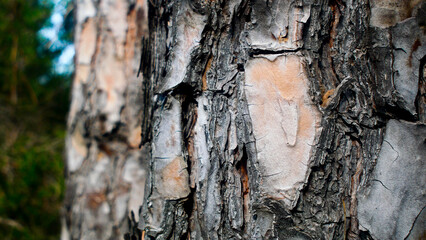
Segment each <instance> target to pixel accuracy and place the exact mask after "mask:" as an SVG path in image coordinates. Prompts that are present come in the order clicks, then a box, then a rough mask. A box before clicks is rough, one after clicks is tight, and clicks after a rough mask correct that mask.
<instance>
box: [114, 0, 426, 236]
mask: <svg viewBox="0 0 426 240" xmlns="http://www.w3.org/2000/svg"><path fill="white" fill-rule="evenodd" d="M425 10H426V4H425V3H424V2H422V1H415V0H413V1H405V2H401V1H396V0H395V1H393V0H391V1H379V0H373V1H366V0H348V1H340V0H335V1H334V0H330V1H327V0H323V1H298V0H288V1H265V0H253V1H246V0H236V1H164V0H156V1H149V7H148V19H149V20H148V26H149V37H147V38H145V40H144V41H143V45H142V60H141V70H142V73H143V82H142V87H141V88H140V89H141V91H142V95H141V96H142V97H141V99H140V101H139V102H136V103H135V104H136V105H137V106H139V107H141V111H140V113H142V120H141V122H140V123H141V126H142V128H141V134H142V138H141V151H144V153H145V154H146V155H145V156H146V159H145V160H146V161H149V163H148V166H147V175H146V188H145V193H144V199H143V208H142V211H141V215H140V221H139V223H138V224H136V223H135V221H130V224H131V225H130V226H129V227H130V228H131V230H130V231H129V233H128V234H127V235H126V238H130V237H136V238H137V239H141V238H143V239H186V238H190V239H404V238H405V239H417V238H420V237H422V236H424V219H425V215H424V211H423V209H424V202H425V196H424V193H423V190H422V189H423V188H424V183H425V177H424V176H425V170H424V168H423V167H422V165H423V162H424V157H423V156H424V155H425V153H426V147H425V143H424V136H425V133H426V128H425V111H424V109H425V82H424V72H425V61H426V60H425V59H426V58H425V56H424V53H425V18H424V16H425V15H424V11H425ZM106 119H109V117H108V118H106ZM106 121H107V122H108V120H106ZM106 128H107V127H106ZM107 129H108V128H107ZM140 201H141V202H142V199H140ZM138 229H140V230H142V231H143V232H142V233H140V232H139V230H138Z"/></svg>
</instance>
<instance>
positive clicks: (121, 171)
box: [62, 0, 148, 240]
mask: <svg viewBox="0 0 426 240" xmlns="http://www.w3.org/2000/svg"><path fill="white" fill-rule="evenodd" d="M75 6H76V15H75V17H76V31H75V46H76V58H75V65H76V66H75V69H76V72H75V78H74V83H73V91H72V105H71V110H70V113H69V120H68V136H67V169H66V175H67V181H66V185H67V191H66V197H65V198H66V199H65V206H64V224H63V227H64V228H63V231H62V239H63V240H65V239H88V240H89V239H90V240H92V239H120V238H123V235H124V233H125V232H126V231H127V229H128V226H127V225H128V221H127V216H128V212H129V211H131V210H132V211H134V212H135V214H136V215H138V209H139V206H140V205H141V202H142V200H141V199H143V192H144V185H145V169H146V167H144V163H145V162H147V160H144V158H145V156H146V154H145V149H140V148H139V143H140V135H141V116H142V112H141V110H142V105H141V104H140V103H141V101H142V99H144V96H143V94H142V92H141V82H142V80H141V78H137V77H136V75H137V71H138V68H139V61H140V53H141V39H142V36H144V35H146V34H147V30H148V29H147V19H146V18H147V14H148V13H147V6H146V3H145V1H144V0H133V1H124V0H104V1H94V0H79V1H75Z"/></svg>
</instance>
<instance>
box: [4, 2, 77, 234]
mask: <svg viewBox="0 0 426 240" xmlns="http://www.w3.org/2000/svg"><path fill="white" fill-rule="evenodd" d="M52 7H53V5H52V4H51V3H50V1H43V0H0V53H1V54H0V239H14V240H15V239H35V240H37V239H40V240H41V239H58V237H59V231H60V219H59V215H60V214H59V213H60V207H61V203H62V198H63V194H64V176H63V156H62V154H63V151H64V136H65V116H66V113H67V107H68V98H69V96H68V90H69V85H70V84H69V83H70V76H60V75H57V74H55V73H54V71H52V62H53V59H54V58H55V57H57V56H58V54H59V53H60V51H61V49H60V48H56V49H55V50H54V51H52V48H50V49H49V45H50V43H49V42H48V41H47V40H45V39H43V38H42V37H40V35H39V34H38V32H39V31H40V29H41V28H42V27H46V23H47V19H48V18H49V16H50V14H51V10H52ZM63 35H64V36H66V35H67V34H65V33H64V34H63ZM68 35H69V34H68Z"/></svg>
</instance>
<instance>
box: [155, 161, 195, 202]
mask: <svg viewBox="0 0 426 240" xmlns="http://www.w3.org/2000/svg"><path fill="white" fill-rule="evenodd" d="M160 186H161V187H160V188H159V192H160V193H161V195H162V196H163V197H165V198H171V199H173V198H183V197H186V196H187V195H188V194H189V192H190V190H189V177H188V170H187V164H186V162H185V160H184V159H183V157H180V156H179V157H176V158H174V159H173V160H172V161H171V162H170V163H169V164H168V165H167V166H166V167H165V168H163V170H162V172H161V185H160Z"/></svg>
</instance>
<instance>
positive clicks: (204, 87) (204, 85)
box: [202, 56, 213, 91]
mask: <svg viewBox="0 0 426 240" xmlns="http://www.w3.org/2000/svg"><path fill="white" fill-rule="evenodd" d="M212 61H213V56H210V58H209V60H208V61H207V65H206V68H205V69H204V73H203V78H202V80H203V87H202V89H203V91H206V90H207V71H209V69H210V67H211V66H212Z"/></svg>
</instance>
